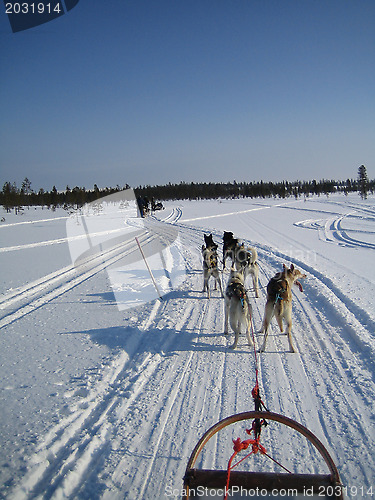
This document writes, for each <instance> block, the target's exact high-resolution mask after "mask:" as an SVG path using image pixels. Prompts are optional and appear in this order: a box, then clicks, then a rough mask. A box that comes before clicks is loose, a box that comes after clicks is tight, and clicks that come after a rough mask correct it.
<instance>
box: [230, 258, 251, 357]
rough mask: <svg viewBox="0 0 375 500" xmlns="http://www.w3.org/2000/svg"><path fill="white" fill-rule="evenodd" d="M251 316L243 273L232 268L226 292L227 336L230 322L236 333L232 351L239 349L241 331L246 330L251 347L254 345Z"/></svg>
mask: <svg viewBox="0 0 375 500" xmlns="http://www.w3.org/2000/svg"><path fill="white" fill-rule="evenodd" d="M251 316H252V311H251V305H250V302H249V300H248V298H247V295H246V289H245V286H244V276H243V274H242V272H241V271H236V270H235V269H234V268H233V267H232V269H231V272H230V277H229V281H228V285H227V289H226V291H225V323H224V333H225V334H228V322H229V323H230V326H231V328H232V330H233V331H234V333H235V338H234V343H233V345H231V348H232V349H235V348H236V347H237V344H238V338H239V336H240V333H241V329H244V330H245V332H246V336H247V340H248V342H249V345H253V342H252V340H251V336H250V327H251Z"/></svg>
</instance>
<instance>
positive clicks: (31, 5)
mask: <svg viewBox="0 0 375 500" xmlns="http://www.w3.org/2000/svg"><path fill="white" fill-rule="evenodd" d="M62 11H63V9H62V7H61V5H60V2H50V3H46V4H44V3H41V2H14V3H10V2H9V3H6V4H5V13H6V14H53V13H55V14H60V13H61V12H62Z"/></svg>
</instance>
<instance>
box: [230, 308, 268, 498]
mask: <svg viewBox="0 0 375 500" xmlns="http://www.w3.org/2000/svg"><path fill="white" fill-rule="evenodd" d="M249 312H250V324H251V335H252V338H253V347H254V356H255V386H254V388H253V390H252V391H251V395H252V397H253V399H254V403H255V411H260V410H261V409H262V407H263V408H265V409H266V410H267V408H266V406H265V404H264V403H263V401H262V400H261V398H260V391H259V381H258V357H257V351H256V347H255V337H254V328H253V321H252V315H251V309H250V306H249ZM267 411H268V410H267ZM262 425H267V422H266V421H265V420H259V419H255V420H254V421H253V423H252V426H251V429H246V432H247V433H248V434H251V433H252V432H253V433H254V438H255V439H246V440H245V441H241V439H240V438H237V439H235V440H233V444H234V446H233V450H234V453H233V454H232V456H231V457H230V459H229V462H228V467H227V484H226V487H225V496H224V500H227V498H228V493H229V482H230V472H231V470H232V469H234V468H235V467H237V466H238V465H239V464H240V463H241V462H243V461H244V460H246V458H248V457H249V456H250V455H255V454H256V453H258V452H260V453H262V454H263V455H267V450H266V449H265V448H264V446H262V445H261V444H260V432H261V428H262ZM250 445H251V452H250V453H248V454H247V455H246V456H245V457H243V458H242V459H241V460H239V461H238V462H237V463H235V464H234V465H232V462H233V460H234V458H235V457H236V455H237V454H238V453H239V452H240V451H242V450H246V449H247V448H248V447H249V446H250ZM267 456H268V455H267ZM270 458H271V457H270Z"/></svg>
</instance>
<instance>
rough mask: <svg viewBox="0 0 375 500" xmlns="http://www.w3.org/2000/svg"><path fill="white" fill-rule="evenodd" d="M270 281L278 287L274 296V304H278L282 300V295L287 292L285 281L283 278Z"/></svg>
mask: <svg viewBox="0 0 375 500" xmlns="http://www.w3.org/2000/svg"><path fill="white" fill-rule="evenodd" d="M272 281H273V282H276V283H277V284H278V285H279V289H278V291H277V292H276V295H275V302H278V301H279V300H284V299H283V297H282V294H284V293H285V292H286V291H287V286H286V285H287V281H286V280H285V279H283V278H281V279H275V278H272Z"/></svg>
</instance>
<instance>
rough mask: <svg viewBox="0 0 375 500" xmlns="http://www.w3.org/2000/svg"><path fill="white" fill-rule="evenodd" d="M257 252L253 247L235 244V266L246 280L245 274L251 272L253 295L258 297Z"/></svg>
mask: <svg viewBox="0 0 375 500" xmlns="http://www.w3.org/2000/svg"><path fill="white" fill-rule="evenodd" d="M257 260H258V252H257V251H256V249H255V248H254V247H245V245H244V244H243V243H242V244H241V245H237V247H236V250H235V266H236V269H237V270H238V271H242V272H243V275H244V278H245V280H246V278H247V276H248V275H249V274H251V277H252V279H253V288H254V291H255V297H257V298H258V297H259V287H258V282H259V266H258V262H257Z"/></svg>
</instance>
